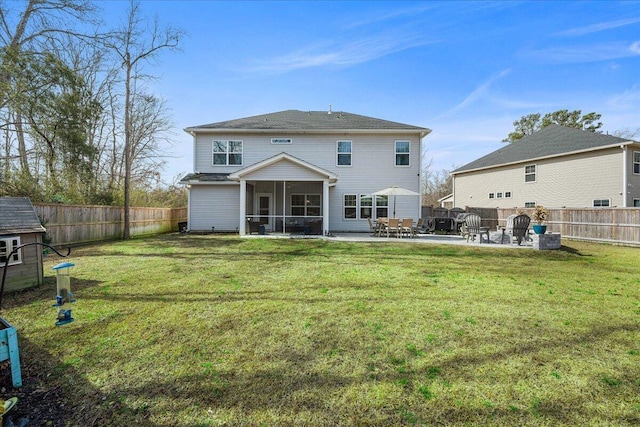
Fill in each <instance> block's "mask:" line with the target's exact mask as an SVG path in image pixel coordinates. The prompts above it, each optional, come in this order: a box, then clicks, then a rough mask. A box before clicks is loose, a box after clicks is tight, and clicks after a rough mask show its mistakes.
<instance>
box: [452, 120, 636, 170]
mask: <svg viewBox="0 0 640 427" xmlns="http://www.w3.org/2000/svg"><path fill="white" fill-rule="evenodd" d="M622 143H630V141H629V140H627V139H623V138H618V137H616V136H610V135H603V134H601V133H595V132H589V131H584V130H580V129H574V128H569V127H565V126H560V125H550V126H547V127H544V128H542V129H541V130H539V131H538V132H535V133H533V134H531V135H528V136H526V137H524V138H522V139H521V140H519V141H516V142H513V143H511V144H507V145H505V146H504V147H502V148H500V149H499V150H496V151H494V152H492V153H489V154H487V155H486V156H483V157H480V158H479V159H477V160H474V161H473V162H471V163H467V164H466V165H464V166H462V167H460V168H458V169H456V170H454V171H453V172H452V173H454V174H455V173H459V172H465V171H470V170H475V169H484V168H489V167H495V166H500V165H505V164H512V163H518V162H525V161H530V160H534V159H539V158H543V157H554V156H561V155H566V154H569V153H574V152H580V151H588V150H597V149H599V148H603V147H607V146H611V145H616V144H622Z"/></svg>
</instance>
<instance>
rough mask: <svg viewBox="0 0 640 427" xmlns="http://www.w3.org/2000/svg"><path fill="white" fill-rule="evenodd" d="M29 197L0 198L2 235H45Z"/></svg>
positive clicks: (0, 229) (0, 232)
mask: <svg viewBox="0 0 640 427" xmlns="http://www.w3.org/2000/svg"><path fill="white" fill-rule="evenodd" d="M46 231H47V230H46V229H45V228H44V227H43V226H42V224H40V219H39V218H38V214H37V213H36V210H35V209H34V208H33V205H32V204H31V200H29V198H27V197H0V234H20V233H44V232H46Z"/></svg>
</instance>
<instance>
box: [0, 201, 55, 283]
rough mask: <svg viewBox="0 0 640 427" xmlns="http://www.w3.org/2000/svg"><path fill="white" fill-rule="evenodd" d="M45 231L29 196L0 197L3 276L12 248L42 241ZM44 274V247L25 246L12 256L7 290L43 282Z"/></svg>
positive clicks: (0, 257)
mask: <svg viewBox="0 0 640 427" xmlns="http://www.w3.org/2000/svg"><path fill="white" fill-rule="evenodd" d="M46 231H47V230H46V229H45V228H44V227H43V226H42V224H41V223H40V219H39V218H38V214H37V213H36V210H35V209H34V207H33V205H32V204H31V200H29V198H27V197H0V278H1V277H2V274H3V273H4V271H3V270H4V265H5V262H6V261H7V257H8V256H9V254H11V252H12V251H13V249H14V248H15V247H17V246H19V245H23V244H25V243H31V242H39V243H42V236H43V234H44V233H45V232H46ZM43 277H44V274H43V269H42V246H41V245H31V246H27V247H24V248H22V249H20V250H19V251H17V253H15V254H13V255H12V256H11V259H9V263H8V265H7V276H6V281H5V291H7V290H9V291H13V290H18V289H24V288H29V287H34V286H39V285H42V282H43Z"/></svg>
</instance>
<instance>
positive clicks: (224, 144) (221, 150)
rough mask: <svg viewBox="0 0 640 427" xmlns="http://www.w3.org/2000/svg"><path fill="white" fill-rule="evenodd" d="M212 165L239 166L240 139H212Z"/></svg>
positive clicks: (240, 158)
mask: <svg viewBox="0 0 640 427" xmlns="http://www.w3.org/2000/svg"><path fill="white" fill-rule="evenodd" d="M213 165H214V166H241V165H242V141H213Z"/></svg>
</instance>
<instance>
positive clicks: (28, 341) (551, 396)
mask: <svg viewBox="0 0 640 427" xmlns="http://www.w3.org/2000/svg"><path fill="white" fill-rule="evenodd" d="M564 243H565V245H566V246H563V249H562V250H559V251H547V252H541V251H533V250H522V249H520V250H516V249H514V250H495V249H490V248H482V247H458V246H444V245H422V244H406V243H386V242H385V243H369V244H367V243H339V242H331V241H326V240H266V239H239V238H237V237H235V236H231V237H230V236H222V237H221V236H197V235H177V234H173V235H166V236H161V237H155V238H148V239H141V240H133V241H128V242H115V243H109V244H103V245H95V246H89V247H83V248H78V249H76V250H74V251H73V252H72V254H71V257H70V259H69V260H70V261H72V262H74V263H75V264H76V267H74V268H73V270H72V276H73V282H72V290H73V291H74V295H75V296H76V298H77V302H76V303H75V306H74V311H73V315H74V317H75V319H76V320H75V322H73V323H71V324H69V325H66V326H63V327H56V326H54V322H55V316H56V309H55V308H53V307H52V306H51V304H52V303H53V299H54V297H55V276H54V274H53V273H54V272H53V271H52V270H51V267H52V266H53V265H55V264H57V263H59V262H61V260H60V259H59V258H49V259H47V261H46V264H45V272H46V276H47V277H46V286H45V287H43V288H40V289H37V290H33V291H29V292H26V293H21V294H19V295H9V296H6V297H5V303H4V307H3V317H5V318H6V319H7V320H9V321H10V322H11V323H12V324H13V325H14V326H16V328H17V329H18V331H19V337H20V349H21V351H22V360H23V365H25V366H26V367H27V368H28V369H38V370H40V371H42V372H47V373H48V374H47V376H46V377H45V376H43V378H44V379H43V380H42V381H44V382H45V383H44V384H43V385H42V386H43V387H50V388H56V387H59V388H60V390H62V391H63V392H64V394H65V396H68V401H66V402H65V405H66V407H67V409H69V410H70V412H71V415H70V419H69V420H68V422H69V425H114V426H132V425H143V426H145V425H146V426H172V427H175V426H185V427H186V426H217V425H248V426H254V425H256V426H257V425H265V426H273V425H287V426H288V425H300V426H338V425H340V426H352V425H353V426H365V425H469V426H479V425H506V426H541V425H574V426H606V425H611V426H624V425H638V424H639V423H640V270H639V267H638V264H639V263H638V260H639V259H640V257H639V255H640V250H638V249H634V248H624V247H614V246H608V245H595V244H587V243H578V242H564ZM49 373H50V375H49Z"/></svg>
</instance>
